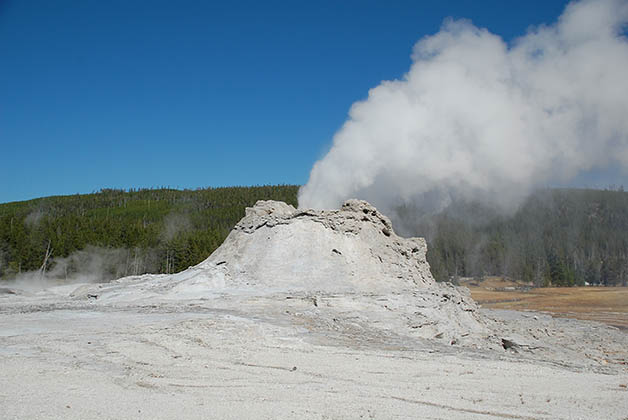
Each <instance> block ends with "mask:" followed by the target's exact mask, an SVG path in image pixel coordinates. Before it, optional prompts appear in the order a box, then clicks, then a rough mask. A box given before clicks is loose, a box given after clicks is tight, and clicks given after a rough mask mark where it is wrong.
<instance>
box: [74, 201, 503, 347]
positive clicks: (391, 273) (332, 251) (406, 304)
mask: <svg viewBox="0 0 628 420" xmlns="http://www.w3.org/2000/svg"><path fill="white" fill-rule="evenodd" d="M426 251H427V246H426V243H425V240H424V239H422V238H401V237H399V236H397V235H396V234H395V232H394V231H393V229H392V225H391V223H390V220H389V219H388V218H387V217H386V216H384V215H383V214H381V213H380V212H379V211H377V209H376V208H374V207H373V206H371V205H370V204H368V203H367V202H365V201H359V200H349V201H347V202H346V203H344V205H343V206H342V208H341V209H339V210H332V211H327V210H323V211H318V210H297V209H295V208H294V207H292V206H289V205H287V204H285V203H282V202H274V201H259V202H258V203H257V204H256V205H255V206H254V207H253V208H248V209H247V210H246V215H245V217H244V218H243V219H242V220H241V221H240V222H239V223H238V224H237V225H236V226H235V228H234V229H233V231H232V232H231V233H230V234H229V236H228V237H227V239H226V240H225V242H224V243H223V244H222V245H221V246H220V248H218V249H217V250H216V251H215V252H214V253H213V254H212V255H211V256H210V257H209V258H207V260H205V261H203V262H202V263H200V264H198V265H197V266H194V267H190V268H189V269H187V270H185V271H183V272H181V273H178V274H174V275H160V276H155V275H152V276H151V275H148V276H137V277H129V278H125V279H120V280H117V281H115V282H112V283H111V284H106V285H90V286H86V287H83V288H79V289H77V290H75V291H74V292H73V294H72V295H73V298H74V299H77V300H86V299H88V300H89V299H91V301H92V302H94V303H102V304H111V303H114V304H117V305H119V304H142V305H149V304H154V303H156V302H160V304H161V305H163V304H166V303H168V302H169V303H170V304H174V303H173V302H176V304H177V305H180V304H181V302H183V301H189V300H196V301H199V300H210V301H211V302H212V303H211V304H212V307H214V308H216V307H218V306H220V307H224V308H225V309H233V308H238V310H243V311H247V314H251V313H253V312H254V313H258V314H260V316H264V317H267V316H269V314H273V315H272V316H281V317H285V316H286V315H285V314H291V316H292V319H291V322H292V323H295V322H296V323H297V324H300V325H304V326H306V328H308V329H309V330H312V331H314V330H317V331H319V332H321V333H322V334H323V335H329V333H330V331H341V330H343V331H345V330H346V331H345V333H343V334H344V336H345V337H346V336H350V337H352V340H361V339H364V337H365V336H367V335H368V334H367V333H366V332H367V331H368V332H369V334H371V333H373V332H374V331H375V332H376V334H384V335H385V336H386V337H388V338H384V339H383V341H395V340H397V341H399V340H402V341H403V340H407V339H415V338H429V339H432V338H435V339H439V340H442V341H444V342H446V343H447V344H458V343H462V344H464V343H467V344H473V345H475V344H477V343H482V344H483V345H485V344H487V342H493V344H495V343H494V341H495V339H494V338H490V339H489V340H488V341H487V338H489V337H492V335H491V333H490V332H489V328H487V325H486V321H485V320H483V318H482V317H481V316H480V315H479V313H478V311H477V307H476V305H475V303H474V302H473V300H472V299H471V298H470V296H469V295H468V293H467V290H466V289H461V288H457V287H454V286H452V285H449V284H441V283H436V282H435V281H434V278H433V277H432V275H431V273H430V268H429V264H428V262H427V260H426V258H425V254H426ZM278 314H280V315H278ZM374 327H375V328H374ZM347 331H349V332H347ZM393 336H394V337H393ZM378 340H379V341H380V342H381V341H382V337H379V338H378Z"/></svg>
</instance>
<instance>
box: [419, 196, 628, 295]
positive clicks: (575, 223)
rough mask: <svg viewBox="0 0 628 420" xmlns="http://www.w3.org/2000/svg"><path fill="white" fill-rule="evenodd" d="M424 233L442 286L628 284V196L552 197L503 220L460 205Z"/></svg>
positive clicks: (433, 220)
mask: <svg viewBox="0 0 628 420" xmlns="http://www.w3.org/2000/svg"><path fill="white" fill-rule="evenodd" d="M429 224H430V226H426V225H425V224H424V225H423V226H422V227H421V226H419V227H418V228H417V230H423V232H418V233H424V234H426V235H427V236H428V242H429V244H430V247H429V250H428V260H429V262H430V265H431V267H432V272H433V273H434V275H435V277H437V278H438V279H439V280H446V279H455V278H457V277H476V276H483V275H504V276H509V277H512V278H513V279H517V280H523V281H527V282H531V283H533V284H534V285H536V286H547V285H555V286H571V285H584V284H585V282H586V283H589V284H602V285H623V286H625V285H626V283H627V282H628V193H626V192H624V191H623V189H619V190H616V191H612V190H589V189H586V190H585V189H546V190H541V191H537V192H536V193H535V194H533V195H532V196H530V197H529V198H528V199H527V200H526V202H525V203H524V204H523V205H522V206H521V207H520V208H519V210H518V211H517V212H516V213H515V214H514V215H510V216H503V215H499V214H498V213H496V212H495V211H494V210H491V209H490V208H487V207H486V206H482V205H481V204H478V203H475V204H458V205H453V206H452V207H451V208H449V209H448V210H446V211H445V212H443V213H441V214H440V215H438V216H436V217H433V218H431V219H430V220H429Z"/></svg>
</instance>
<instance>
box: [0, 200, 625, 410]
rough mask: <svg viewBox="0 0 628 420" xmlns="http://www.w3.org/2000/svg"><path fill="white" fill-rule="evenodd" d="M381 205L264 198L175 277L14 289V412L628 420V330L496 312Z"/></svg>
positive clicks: (8, 395)
mask: <svg viewBox="0 0 628 420" xmlns="http://www.w3.org/2000/svg"><path fill="white" fill-rule="evenodd" d="M425 253H426V245H425V241H424V240H423V239H421V238H409V239H404V238H400V237H398V236H397V235H396V234H395V233H394V232H393V230H392V226H391V224H390V221H389V220H388V219H387V218H386V217H385V216H383V215H382V214H381V213H379V212H378V211H377V210H376V209H375V208H374V207H372V206H370V205H369V204H368V203H366V202H363V201H357V200H350V201H348V202H346V203H345V204H344V205H343V207H342V208H341V209H340V210H337V211H315V210H296V209H294V208H293V207H291V206H288V205H286V204H284V203H280V202H272V201H261V202H258V203H257V205H256V206H255V207H254V208H251V209H247V214H246V216H245V217H244V218H243V219H242V220H241V221H240V223H239V224H238V225H237V226H236V227H235V228H234V230H233V231H232V232H231V234H230V235H229V237H228V238H227V240H226V241H225V242H224V244H223V245H222V246H221V247H220V248H219V249H218V250H216V251H215V252H214V253H213V254H212V255H211V256H210V257H209V258H208V259H207V260H205V261H204V262H202V263H201V264H199V265H197V266H195V267H190V268H189V269H188V270H185V271H183V272H181V273H178V274H174V275H144V276H135V277H128V278H123V279H120V280H116V281H113V282H111V283H106V284H84V285H67V286H61V287H56V288H52V289H48V290H46V291H43V292H40V293H34V294H32V293H31V294H29V293H25V292H21V291H19V290H10V289H3V290H2V293H0V413H1V415H0V417H2V418H7V419H12V418H18V419H49V418H68V419H87V418H99V419H109V418H110V419H119V418H147V419H171V418H184V419H205V418H232V419H242V418H255V419H262V418H269V419H270V418H273V419H275V418H294V419H310V418H311V419H336V418H337V419H345V418H365V419H368V418H375V419H388V418H426V419H427V418H429V419H473V418H478V419H491V418H492V419H501V418H509V419H622V420H623V419H626V418H628V390H627V389H626V386H627V385H628V368H627V366H626V360H627V359H628V335H627V334H626V333H625V332H622V331H619V330H617V329H615V328H613V327H608V326H604V325H601V324H596V323H585V322H578V321H572V320H558V319H552V318H551V317H550V316H548V315H543V314H537V313H520V312H509V311H501V312H498V311H485V310H481V309H479V308H478V307H477V306H476V304H475V303H474V302H473V300H472V299H471V298H470V297H469V295H468V293H467V291H466V289H462V288H456V287H453V286H450V285H446V284H439V283H436V282H434V279H433V278H432V275H431V273H430V271H429V265H428V264H427V261H426V259H425Z"/></svg>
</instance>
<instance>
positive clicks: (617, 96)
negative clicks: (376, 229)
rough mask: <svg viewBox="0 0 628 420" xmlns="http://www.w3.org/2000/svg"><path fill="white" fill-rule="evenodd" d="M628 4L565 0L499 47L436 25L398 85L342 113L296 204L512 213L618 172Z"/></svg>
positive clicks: (626, 132)
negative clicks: (535, 198) (566, 186)
mask: <svg viewBox="0 0 628 420" xmlns="http://www.w3.org/2000/svg"><path fill="white" fill-rule="evenodd" d="M626 22H628V2H627V1H625V0H597V1H593V0H585V1H580V2H573V3H570V4H569V5H568V6H567V7H566V8H565V10H564V12H563V14H562V15H561V16H560V18H559V19H558V21H557V22H556V23H555V24H553V25H551V26H541V27H537V28H533V29H531V30H530V31H529V32H528V33H527V34H526V35H525V36H523V37H521V38H519V39H517V40H515V41H514V42H513V43H512V44H511V45H508V44H507V43H505V42H504V41H503V40H502V39H501V38H500V37H499V36H497V35H494V34H492V33H490V32H489V31H488V30H486V29H482V28H478V27H476V26H474V25H473V24H472V23H471V22H469V21H466V20H446V21H445V22H444V24H443V26H442V28H441V30H440V32H438V33H437V34H435V35H432V36H428V37H425V38H423V39H421V40H420V41H419V42H418V43H417V44H416V45H415V47H414V51H413V54H412V60H413V63H412V66H411V67H410V70H409V71H408V73H407V74H406V75H405V76H404V77H403V78H402V79H401V80H393V81H384V82H382V83H381V84H380V85H379V86H377V87H375V88H373V89H371V90H370V91H369V95H368V98H367V99H366V100H364V101H362V102H356V103H355V104H353V106H352V107H351V110H350V112H349V119H348V121H347V122H346V123H345V124H344V126H343V127H342V128H341V129H340V130H339V131H338V132H337V133H336V135H335V136H334V139H333V146H332V148H331V150H330V151H329V152H328V153H327V155H326V156H325V157H324V158H323V159H322V160H320V161H318V162H317V163H316V164H315V165H314V167H313V168H312V171H311V173H310V179H309V181H308V183H307V185H305V186H304V187H302V189H301V190H300V192H299V205H300V206H301V207H313V208H337V207H338V206H339V205H340V204H341V202H342V201H343V200H345V199H347V198H351V197H357V198H362V199H366V200H369V201H370V202H372V203H373V204H375V205H376V206H378V207H379V208H380V209H381V210H383V211H385V212H392V211H393V209H395V208H397V207H398V206H400V205H404V204H413V205H416V204H417V203H420V205H421V206H422V207H423V208H426V207H431V210H432V211H438V210H439V209H442V208H444V207H445V206H446V205H448V204H449V203H450V202H451V200H456V199H470V198H473V199H479V200H484V201H485V202H488V203H493V204H496V205H498V207H501V208H503V209H510V208H514V207H515V206H516V205H518V204H519V203H520V202H521V200H522V199H523V198H524V197H525V196H526V195H527V194H528V193H529V192H530V191H531V190H532V189H534V188H535V187H538V186H540V185H541V186H544V185H547V184H549V183H552V182H567V181H569V180H570V179H573V178H574V177H575V176H576V175H577V174H579V173H580V172H582V171H588V170H592V169H596V168H604V167H607V166H608V165H618V166H620V167H622V168H623V170H625V169H626V168H628V78H627V76H626V74H627V71H628V41H627V39H626V36H625V32H624V31H625V28H626Z"/></svg>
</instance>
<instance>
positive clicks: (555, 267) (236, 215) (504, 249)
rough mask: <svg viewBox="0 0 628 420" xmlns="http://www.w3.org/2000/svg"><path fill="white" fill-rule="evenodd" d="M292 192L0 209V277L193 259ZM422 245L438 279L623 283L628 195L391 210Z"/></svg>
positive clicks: (183, 193) (141, 195) (119, 269)
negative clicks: (432, 211)
mask: <svg viewBox="0 0 628 420" xmlns="http://www.w3.org/2000/svg"><path fill="white" fill-rule="evenodd" d="M298 188H299V187H298V186H296V185H275V186H255V187H228V188H205V189H197V190H175V189H167V188H160V189H138V190H128V191H126V190H116V189H106V190H101V191H100V192H98V193H93V194H77V195H72V196H57V197H45V198H40V199H35V200H29V201H23V202H14V203H6V204H0V279H3V280H6V279H15V278H19V277H20V276H21V275H24V273H33V272H36V273H40V275H41V276H50V277H54V278H60V279H63V278H65V279H68V278H72V277H89V278H90V279H91V280H92V281H105V280H110V279H113V278H118V277H122V276H126V275H134V274H142V273H173V272H178V271H181V270H184V269H186V268H187V267H189V266H191V265H195V264H197V263H199V262H201V261H203V260H204V259H205V258H207V256H209V255H210V254H211V253H212V252H213V251H214V250H215V249H216V248H217V247H218V246H220V244H221V243H222V242H223V241H224V239H225V238H226V237H227V235H228V234H229V232H230V230H231V229H232V228H233V226H234V225H235V224H236V223H237V222H238V221H239V220H240V219H241V218H242V217H243V216H244V209H245V207H247V206H248V207H250V206H252V205H254V204H255V202H256V201H257V200H280V201H285V202H287V203H289V204H292V205H294V206H296V205H297V193H298ZM400 211H403V212H404V218H405V219H406V220H407V219H411V220H412V221H413V222H414V223H413V231H412V232H410V233H412V234H415V235H418V236H425V237H426V238H427V240H428V255H427V258H428V262H429V263H430V266H431V269H432V272H433V274H434V276H435V277H436V279H437V280H439V281H454V282H455V281H456V280H457V279H458V278H460V277H482V276H486V275H498V276H507V277H511V278H513V279H517V280H522V281H525V282H529V283H531V284H533V285H536V286H549V285H553V286H573V285H584V284H595V285H609V286H610V285H624V286H625V285H626V283H627V281H628V193H626V192H624V191H623V190H585V189H545V190H540V191H537V192H536V193H534V194H532V195H531V196H530V197H529V198H528V199H527V200H526V201H525V202H524V203H523V204H522V205H521V207H520V208H519V209H518V210H517V211H516V212H515V213H514V214H508V215H505V214H501V213H500V212H498V211H496V210H495V209H492V208H491V207H488V206H486V205H483V204H482V203H469V202H462V203H453V204H452V205H450V206H449V207H448V208H447V209H445V210H444V211H442V212H441V213H439V214H436V215H428V216H426V215H421V214H419V213H417V211H416V209H411V208H407V209H401V210H400Z"/></svg>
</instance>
